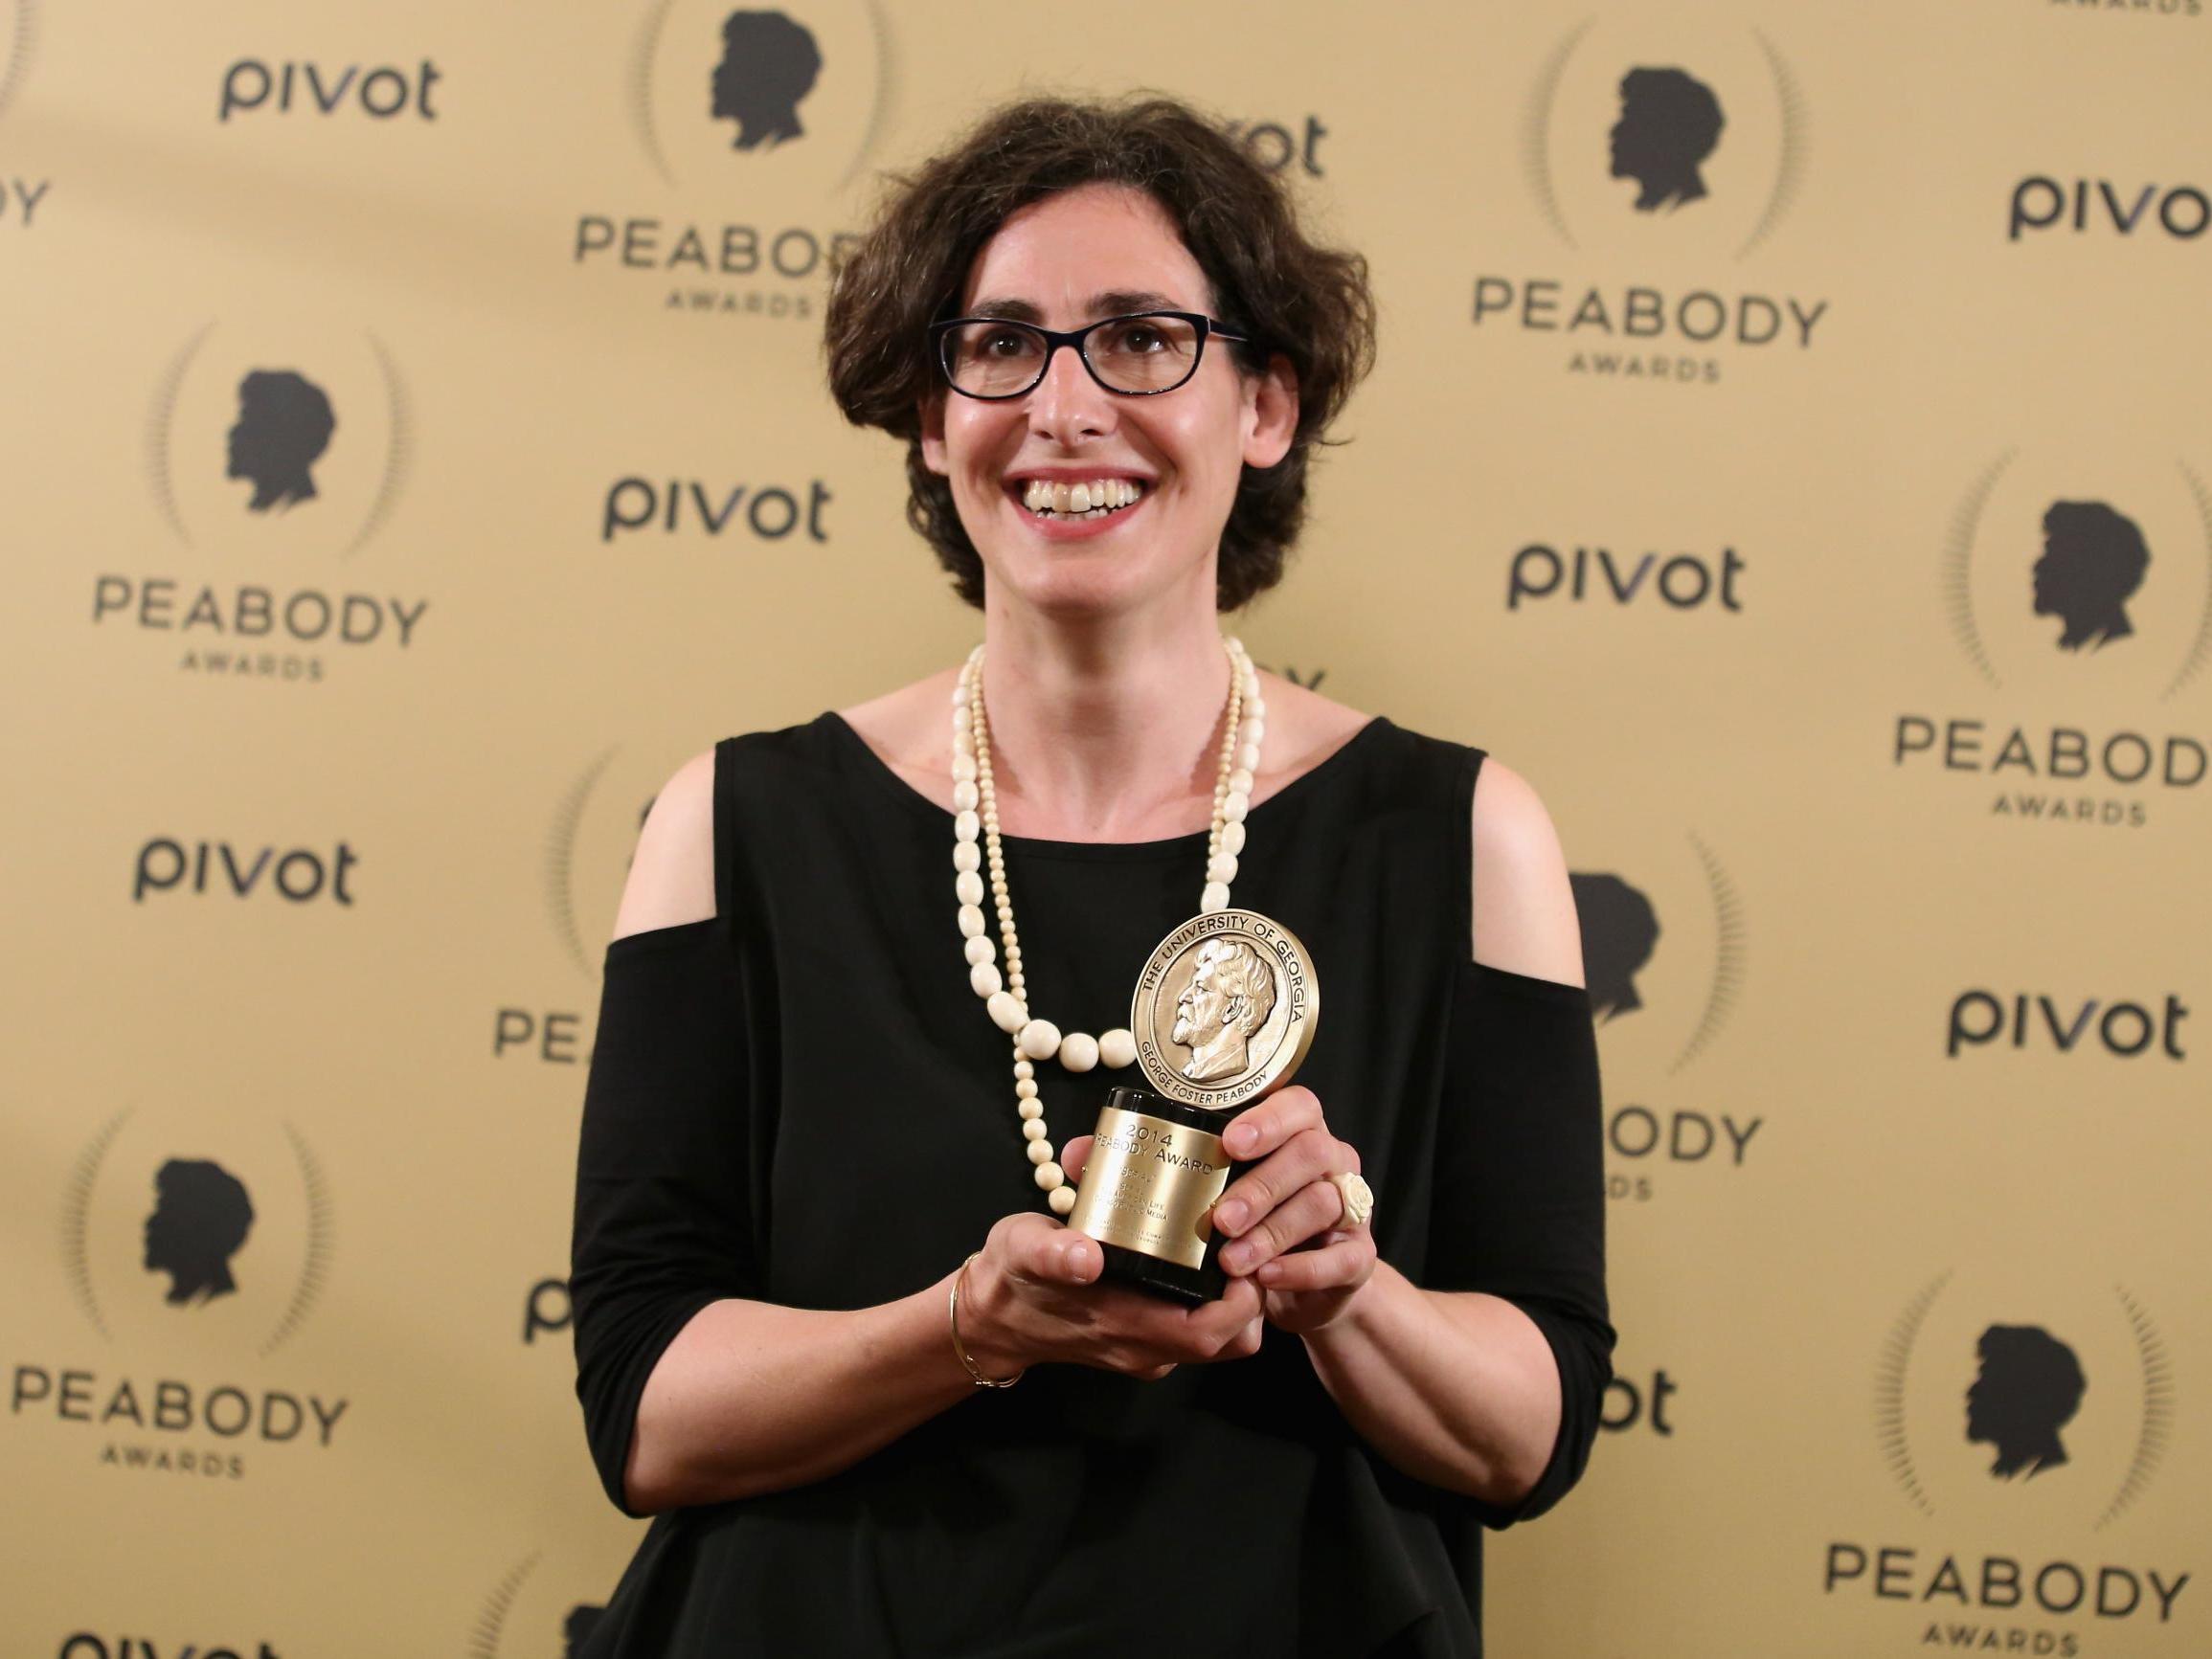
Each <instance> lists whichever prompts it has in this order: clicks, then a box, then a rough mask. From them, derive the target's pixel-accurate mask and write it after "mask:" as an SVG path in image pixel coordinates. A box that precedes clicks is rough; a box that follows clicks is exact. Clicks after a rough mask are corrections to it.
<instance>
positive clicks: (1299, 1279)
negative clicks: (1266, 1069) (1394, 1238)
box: [1213, 1086, 1375, 1332]
mask: <svg viewBox="0 0 2212 1659" xmlns="http://www.w3.org/2000/svg"><path fill="white" fill-rule="evenodd" d="M1222 1141H1223V1144H1224V1145H1226V1146H1227V1147H1228V1149H1229V1155H1230V1156H1231V1157H1232V1158H1235V1159H1236V1160H1237V1161H1238V1162H1239V1163H1252V1164H1253V1166H1254V1167H1253V1168H1251V1169H1248V1170H1246V1171H1245V1172H1244V1173H1243V1174H1242V1175H1240V1176H1238V1177H1236V1179H1234V1180H1233V1181H1231V1182H1230V1184H1229V1186H1228V1188H1227V1190H1226V1191H1224V1192H1223V1193H1222V1195H1221V1199H1220V1201H1219V1202H1218V1203H1216V1204H1215V1205H1214V1210H1213V1224H1214V1226H1215V1228H1216V1229H1217V1230H1218V1231H1220V1232H1222V1233H1224V1234H1227V1235H1229V1236H1230V1243H1228V1244H1224V1245H1222V1247H1221V1265H1222V1267H1223V1268H1224V1269H1226V1270H1227V1271H1228V1272H1230V1273H1231V1274H1235V1275H1238V1276H1242V1277H1250V1278H1251V1279H1252V1280H1253V1283H1254V1284H1256V1285H1257V1286H1258V1287H1259V1288H1260V1291H1261V1294H1262V1300H1263V1302H1264V1304H1265V1307H1266V1312H1267V1319H1268V1323H1270V1324H1271V1325H1275V1326H1276V1327H1278V1328H1279V1329H1281V1330H1284V1331H1298V1332H1305V1331H1318V1330H1320V1328H1321V1327H1322V1326H1323V1325H1326V1324H1328V1323H1329V1321H1330V1320H1332V1319H1334V1318H1336V1317H1337V1316H1338V1315H1339V1314H1341V1313H1342V1312H1343V1311H1344V1309H1345V1307H1346V1306H1347V1305H1348V1304H1349V1303H1350V1301H1351V1299H1352V1298H1353V1297H1354V1296H1355V1295H1357V1294H1358V1293H1359V1289H1360V1287H1361V1286H1362V1285H1365V1284H1366V1282H1367V1280H1368V1279H1369V1278H1370V1277H1371V1276H1372V1275H1373V1273H1374V1271H1375V1236H1374V1233H1373V1230H1372V1229H1371V1228H1370V1227H1369V1226H1367V1225H1366V1223H1364V1222H1363V1223H1362V1224H1361V1225H1359V1226H1357V1227H1347V1226H1345V1225H1344V1200H1343V1194H1342V1193H1341V1192H1339V1191H1338V1190H1337V1188H1336V1186H1335V1185H1334V1184H1333V1183H1331V1181H1330V1180H1329V1178H1328V1177H1330V1176H1332V1175H1334V1174H1337V1173H1338V1172H1340V1171H1349V1172H1350V1173H1352V1174H1353V1175H1357V1174H1359V1172H1360V1155H1359V1152H1358V1151H1357V1150H1356V1149H1355V1148H1353V1147H1350V1146H1347V1145H1345V1144H1344V1142H1343V1141H1341V1140H1339V1139H1337V1137H1336V1136H1335V1135H1333V1134H1331V1133H1330V1132H1329V1126H1328V1123H1327V1121H1326V1120H1325V1119H1324V1118H1323V1117H1322V1115H1321V1103H1320V1099H1319V1098H1318V1097H1317V1096H1316V1095H1315V1093H1314V1091H1313V1090H1312V1089H1310V1088H1300V1087H1296V1086H1293V1087H1289V1088H1285V1089H1281V1090H1278V1091H1277V1092H1275V1094H1272V1095H1270V1096H1268V1098H1267V1099H1265V1100H1263V1101H1261V1102H1260V1103H1259V1104H1258V1105H1256V1106H1252V1107H1248V1108H1246V1110H1243V1111H1241V1112H1239V1113H1237V1115H1236V1116H1235V1117H1234V1118H1233V1119H1232V1120H1230V1125H1229V1127H1228V1128H1227V1129H1226V1130H1224V1131H1223V1132H1222ZM1308 1240H1316V1241H1318V1243H1316V1244H1315V1245H1314V1247H1313V1248H1311V1249H1300V1248H1298V1246H1299V1245H1301V1244H1305V1243H1306V1242H1307V1241H1308Z"/></svg>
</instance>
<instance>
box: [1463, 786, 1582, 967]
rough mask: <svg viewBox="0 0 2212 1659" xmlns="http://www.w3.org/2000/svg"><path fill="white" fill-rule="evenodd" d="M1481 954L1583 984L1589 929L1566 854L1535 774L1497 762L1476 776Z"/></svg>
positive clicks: (1481, 958) (1499, 963)
mask: <svg viewBox="0 0 2212 1659" xmlns="http://www.w3.org/2000/svg"><path fill="white" fill-rule="evenodd" d="M1472 839H1473V841H1474V843H1475V873H1474V886H1475V915H1474V929H1475V960H1477V961H1478V962H1482V963H1486V964H1488V965H1489V966H1490V967H1493V968H1502V969H1505V970H1506V971H1507V972H1509V973H1514V974H1525V975H1529V976H1530V977H1531V978H1536V979H1555V980H1558V981H1559V982H1561V983H1562V984H1568V985H1580V984H1581V983H1582V982H1583V977H1582V932H1581V929H1580V926H1579V925H1578V924H1577V922H1576V920H1575V914H1574V889H1573V888H1572V886H1570V885H1569V882H1568V879H1567V855H1566V854H1565V853H1564V852H1562V851H1561V850H1560V845H1559V832H1558V831H1557V830H1556V829H1554V828H1553V827H1552V823H1551V815H1550V814H1549V813H1548V812H1546V811H1545V809H1544V802H1543V801H1542V800H1541V799H1539V798H1538V796H1537V794H1536V791H1535V790H1534V789H1532V788H1531V787H1530V786H1529V783H1528V780H1527V779H1526V778H1524V777H1523V776H1522V775H1521V774H1520V773H1517V772H1515V771H1514V770H1513V769H1512V768H1511V767H1509V766H1505V765H1503V764H1502V763H1501V762H1499V761H1496V760H1488V759H1486V760H1484V761H1483V763H1482V770H1481V771H1480V772H1479V773H1477V774H1476V779H1475V822H1474V834H1473V838H1472Z"/></svg>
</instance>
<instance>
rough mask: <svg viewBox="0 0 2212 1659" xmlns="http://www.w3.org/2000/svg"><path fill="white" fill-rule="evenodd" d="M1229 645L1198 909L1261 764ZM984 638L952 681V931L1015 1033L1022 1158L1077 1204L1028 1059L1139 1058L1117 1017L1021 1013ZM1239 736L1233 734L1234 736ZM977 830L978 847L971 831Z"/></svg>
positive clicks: (1078, 1066) (1052, 1191)
mask: <svg viewBox="0 0 2212 1659" xmlns="http://www.w3.org/2000/svg"><path fill="white" fill-rule="evenodd" d="M1221 643H1222V649H1223V650H1224V651H1225V652H1227V653H1228V655H1229V666H1230V675H1229V719H1228V724H1227V729H1226V732H1225V734H1224V736H1223V738H1222V743H1221V771H1220V774H1219V775H1218V776H1217V777H1216V778H1215V780H1214V785H1213V821H1212V824H1211V826H1210V827H1209V828H1208V832H1207V837H1206V887H1205V890H1204V892H1203V893H1201V894H1200V896H1199V901H1198V908H1199V910H1200V911H1201V912H1202V913H1204V912H1208V911H1213V910H1225V909H1227V908H1229V885H1230V882H1232V881H1234V880H1235V879H1236V855H1237V854H1238V853H1240V852H1242V851H1243V850H1244V815H1245V814H1246V813H1247V812H1249V811H1250V810H1251V808H1252V780H1253V773H1255V772H1257V771H1258V770H1259V746H1260V740H1261V739H1262V738H1263V737H1265V736H1266V735H1267V704H1266V701H1265V700H1264V699H1263V698H1262V697H1261V696H1260V691H1259V676H1258V673H1257V672H1256V671H1255V670H1254V669H1253V665H1252V659H1251V658H1250V657H1249V656H1247V655H1246V654H1245V649H1244V646H1243V644H1242V643H1241V642H1239V641H1238V640H1236V639H1223V640H1222V642H1221ZM982 671H983V648H982V646H981V645H978V646H977V647H976V648H975V649H974V650H973V651H971V652H969V653H968V660H967V662H966V663H965V665H963V666H962V667H961V669H960V680H959V684H958V685H956V686H955V687H954V688H953V809H954V813H955V817H954V818H953V838H954V839H953V869H954V871H955V872H956V873H955V875H954V877H953V890H954V892H955V893H956V894H957V895H958V896H959V902H960V908H959V928H960V936H961V938H963V939H964V940H966V941H967V943H966V946H965V952H966V955H967V959H968V984H969V985H970V986H971V987H972V988H973V989H974V991H975V993H976V995H977V996H978V997H981V998H983V1006H984V1008H985V1010H986V1011H987V1012H988V1013H989V1015H990V1017H991V1022H992V1023H993V1024H995V1025H996V1026H998V1028H999V1029H1000V1030H1001V1031H1004V1032H1005V1033H1007V1034H1008V1035H1009V1036H1011V1037H1012V1038H1013V1040H1014V1100H1015V1109H1016V1110H1018V1111H1019V1112H1020V1113H1021V1116H1022V1135H1023V1138H1024V1139H1025V1140H1027V1142H1028V1156H1029V1162H1030V1163H1031V1164H1033V1165H1034V1166H1035V1168H1036V1180H1037V1185H1038V1186H1039V1187H1041V1188H1043V1189H1044V1191H1045V1194H1046V1196H1047V1201H1048V1202H1049V1203H1050V1205H1051V1206H1052V1213H1053V1214H1054V1215H1060V1216H1064V1215H1066V1214H1067V1213H1068V1212H1069V1211H1070V1210H1072V1209H1073V1208H1074V1207H1075V1189H1074V1188H1073V1187H1072V1186H1070V1185H1069V1184H1068V1177H1067V1172H1065V1171H1064V1170H1062V1169H1061V1168H1060V1166H1059V1165H1058V1164H1057V1163H1055V1162H1054V1161H1053V1149H1052V1143H1051V1141H1050V1139H1049V1138H1048V1132H1047V1130H1046V1128H1045V1103H1044V1102H1043V1101H1042V1100H1040V1099H1039V1098H1038V1097H1037V1068H1036V1065H1035V1064H1034V1063H1035V1062H1037V1061H1039V1060H1046V1059H1050V1058H1057V1059H1058V1060H1059V1062H1060V1065H1061V1068H1062V1069H1063V1070H1066V1071H1071V1072H1082V1071H1089V1070H1090V1069H1091V1068H1092V1067H1093V1066H1095V1065H1099V1064H1100V1063H1101V1062H1103V1063H1104V1064H1105V1065H1109V1066H1112V1067H1115V1068H1116V1069H1119V1068H1120V1067H1122V1066H1126V1065H1133V1064H1134V1063H1135V1062H1136V1059H1137V1039H1136V1037H1135V1036H1134V1035H1133V1034H1132V1033H1130V1032H1129V1031H1128V1030H1126V1029H1124V1028H1121V1027H1117V1028H1115V1029H1114V1030H1112V1031H1109V1032H1107V1033H1106V1034H1105V1035H1104V1036H1102V1037H1093V1036H1090V1035H1089V1034H1088V1033H1086V1032H1081V1031H1070V1032H1069V1033H1067V1034H1066V1035H1065V1036H1063V1035H1061V1032H1060V1028H1059V1027H1058V1026H1057V1025H1055V1024H1053V1023H1052V1022H1051V1021H1050V1020H1033V1019H1031V1018H1030V1017H1029V1003H1028V997H1027V990H1028V984H1027V979H1026V978H1025V976H1024V975H1023V973H1022V943H1021V936H1020V934H1018V933H1017V932H1016V931H1015V930H1014V903H1013V899H1012V897H1011V896H1010V895H1009V894H1008V893H1007V891H1006V865H1005V860H1004V857H1003V856H1002V854H1001V851H1000V847H999V802H998V796H997V794H996V792H995V791H994V790H993V789H992V787H991V729H990V722H989V721H988V720H986V719H985V718H984V715H983V694H982ZM1240 737H1241V739H1242V741H1241V743H1240V741H1239V739H1240ZM979 836H980V837H981V838H982V842H983V845H982V848H981V849H980V850H979V848H978V847H977V845H976V841H977V838H978V837H979ZM986 862H987V863H988V866H989V870H990V884H989V885H990V892H991V896H992V898H993V899H994V900H995V901H996V908H997V910H998V916H999V939H1000V943H1001V944H1002V945H1003V946H1004V952H1005V963H1006V968H1005V975H1004V981H1003V982H1002V980H1001V977H1000V973H999V968H998V964H997V962H996V961H994V960H993V958H994V957H995V956H996V955H997V954H998V952H997V951H995V950H994V949H993V948H992V945H991V941H990V939H989V938H988V937H987V936H986V935H985V931H984V930H985V927H986V924H985V922H984V920H983V908H982V905H983V888H984V880H983V875H982V867H983V866H984V864H985V863H986Z"/></svg>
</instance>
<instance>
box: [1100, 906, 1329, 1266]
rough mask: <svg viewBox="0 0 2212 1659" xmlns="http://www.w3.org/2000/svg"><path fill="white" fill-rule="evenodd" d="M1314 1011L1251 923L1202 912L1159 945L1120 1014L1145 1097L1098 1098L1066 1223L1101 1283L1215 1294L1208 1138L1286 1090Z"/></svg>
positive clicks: (1295, 961) (1298, 955)
mask: <svg viewBox="0 0 2212 1659" xmlns="http://www.w3.org/2000/svg"><path fill="white" fill-rule="evenodd" d="M1319 1015H1320V987H1319V986H1318V985H1317V984H1316V983H1315V980H1314V975H1313V968H1312V965H1311V963H1310V962H1309V961H1308V960H1307V957H1306V951H1305V947H1304V946H1303V945H1301V944H1299V943H1298V938H1297V936H1296V935H1295V934H1293V933H1292V932H1291V930H1289V929H1288V928H1285V927H1283V926H1282V924H1280V923H1279V922H1271V921H1270V920H1268V918H1267V917H1265V916H1262V915H1260V914H1259V913H1258V912H1257V911H1254V910H1211V911H1208V912H1207V913H1206V914H1205V915H1202V916H1194V917H1192V918H1191V919H1190V920H1189V921H1187V922H1185V923H1184V924H1183V925H1182V926H1181V927H1179V928H1177V929H1176V930H1174V931H1173V932H1171V933H1169V934H1168V935H1167V937H1166V938H1164V939H1162V941H1161V942H1160V945H1159V947H1158V948H1157V949H1156V950H1154V952H1153V953H1152V956H1151V958H1150V960H1148V961H1147V962H1146V963H1145V964H1144V972H1143V973H1142V974H1140V975H1138V979H1137V994H1136V996H1135V997H1134V998H1131V1001H1130V1009H1129V1029H1130V1031H1131V1032H1132V1033H1134V1034H1135V1036H1136V1038H1137V1064H1138V1065H1140V1066H1141V1067H1142V1068H1143V1071H1144V1076H1145V1080H1146V1081H1147V1082H1148V1083H1150V1084H1151V1085H1152V1087H1151V1088H1150V1089H1149V1090H1147V1089H1141V1088H1122V1087H1117V1088H1115V1089H1114V1090H1113V1091H1112V1092H1111V1093H1109V1094H1108V1095H1107V1097H1106V1105H1105V1106H1104V1108H1103V1109H1102V1110H1100V1111H1099V1113H1098V1129H1097V1135H1096V1138H1095V1140H1094V1141H1093V1142H1092V1144H1091V1155H1090V1157H1089V1158H1087V1159H1086V1160H1085V1161H1084V1164H1083V1177H1082V1179H1081V1181H1079V1182H1078V1183H1077V1185H1076V1188H1075V1207H1074V1208H1073V1209H1072V1210H1071V1211H1070V1212H1069V1213H1068V1225H1069V1226H1071V1227H1072V1228H1073V1229H1074V1230H1075V1231H1077V1232H1079V1233H1084V1234H1087V1235H1089V1236H1090V1237H1091V1238H1094V1239H1095V1240H1097V1241H1098V1243H1099V1245H1100V1246H1101V1247H1102V1248H1103V1249H1104V1251H1105V1253H1106V1277H1108V1278H1109V1279H1116V1280H1118V1281H1120V1282H1122V1283H1124V1284H1129V1285H1133V1286H1136V1287H1138V1288H1140V1289H1145V1290H1150V1291H1152V1292H1154V1293H1156V1294H1158V1295H1162V1296H1168V1297H1172V1298H1174V1299H1176V1300H1178V1301H1184V1302H1193V1303H1196V1302H1210V1301H1212V1300H1214V1299H1215V1298H1217V1297H1218V1296H1220V1295H1221V1293H1222V1291H1223V1290H1224V1289H1226V1288H1227V1286H1228V1276H1227V1275H1226V1274H1225V1273H1223V1272H1222V1270H1221V1267H1220V1264H1219V1263H1218V1262H1217V1261H1216V1259H1215V1258H1216V1256H1217V1255H1218V1254H1219V1249H1220V1240H1219V1238H1218V1236H1217V1235H1216V1234H1215V1232H1214V1230H1213V1206H1214V1203H1215V1201H1216V1200H1217V1199H1220V1197H1221V1194H1222V1189H1223V1188H1225V1187H1227V1186H1228V1185H1229V1180H1230V1176H1231V1175H1232V1174H1233V1173H1234V1166H1232V1165H1231V1163H1230V1157H1229V1155H1228V1153H1227V1152H1226V1151H1225V1150H1224V1149H1223V1147H1222V1144H1221V1131H1222V1130H1223V1129H1224V1128H1226V1127H1227V1126H1228V1123H1229V1120H1230V1118H1231V1117H1233V1116H1235V1114H1236V1113H1237V1112H1238V1111H1239V1110H1242V1109H1243V1108H1244V1107H1246V1106H1249V1105H1251V1104H1252V1102H1253V1101H1255V1100H1257V1099H1259V1098H1260V1097H1261V1096H1262V1095H1265V1094H1268V1093H1271V1092H1272V1091H1273V1090H1275V1089H1277V1088H1279V1087H1282V1086H1283V1085H1284V1084H1286V1083H1288V1082H1289V1081H1290V1078H1291V1074H1292V1073H1293V1072H1294V1071H1296V1070H1297V1069H1298V1064H1299V1062H1301V1061H1303V1060H1304V1059H1305V1056H1306V1050H1307V1049H1308V1048H1310V1047H1311V1046H1312V1045H1313V1040H1314V1024H1315V1020H1317V1018H1318V1017H1319Z"/></svg>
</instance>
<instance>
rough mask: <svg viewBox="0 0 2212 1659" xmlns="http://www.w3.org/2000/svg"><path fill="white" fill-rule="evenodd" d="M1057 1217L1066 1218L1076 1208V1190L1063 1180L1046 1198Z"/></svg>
mask: <svg viewBox="0 0 2212 1659" xmlns="http://www.w3.org/2000/svg"><path fill="white" fill-rule="evenodd" d="M1045 1201H1046V1202H1047V1203H1049V1204H1050V1205H1051V1206H1052V1213H1053V1214H1054V1215H1055V1216H1064V1215H1066V1214H1067V1213H1068V1212H1069V1211H1070V1210H1072V1209H1073V1208H1074V1207H1075V1189H1074V1188H1073V1187H1072V1186H1070V1185H1069V1184H1068V1183H1067V1182H1066V1181H1065V1180H1063V1181H1062V1182H1061V1183H1060V1184H1059V1185H1058V1186H1056V1187H1054V1188H1053V1189H1052V1190H1051V1191H1050V1193H1048V1194H1047V1195H1046V1196H1045Z"/></svg>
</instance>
